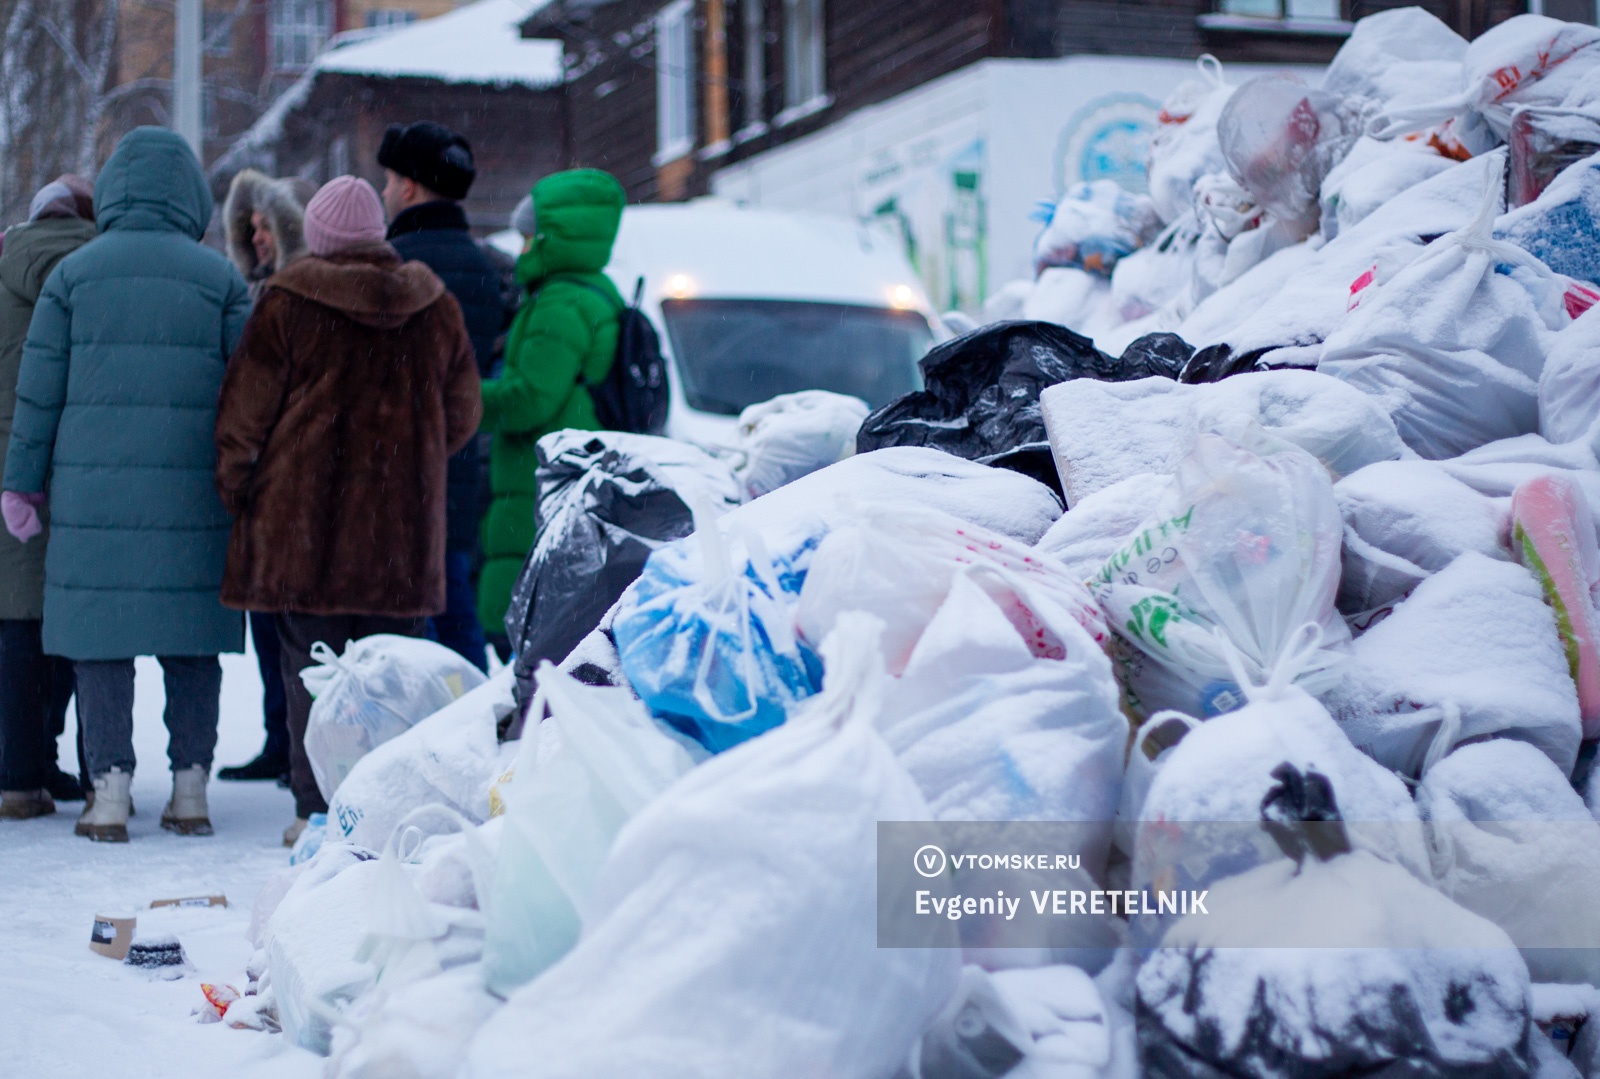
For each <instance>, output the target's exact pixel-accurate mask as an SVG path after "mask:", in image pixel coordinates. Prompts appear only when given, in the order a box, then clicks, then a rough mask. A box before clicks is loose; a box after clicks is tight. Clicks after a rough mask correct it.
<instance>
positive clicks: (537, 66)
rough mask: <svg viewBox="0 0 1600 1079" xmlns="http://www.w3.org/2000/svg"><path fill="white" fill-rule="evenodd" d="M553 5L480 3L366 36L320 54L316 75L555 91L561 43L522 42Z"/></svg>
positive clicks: (542, 1) (524, 0) (538, 1)
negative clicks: (531, 20)
mask: <svg viewBox="0 0 1600 1079" xmlns="http://www.w3.org/2000/svg"><path fill="white" fill-rule="evenodd" d="M548 2H549V0H477V2H476V3H472V4H466V5H464V6H462V7H459V8H457V9H456V10H454V11H452V12H450V13H449V14H448V15H440V16H439V17H438V18H434V19H425V20H423V21H421V22H414V23H411V24H409V25H407V26H404V27H401V28H400V29H398V30H393V31H390V32H388V33H385V34H379V35H377V36H371V37H366V36H364V37H362V38H361V39H359V40H356V41H354V42H352V43H351V44H348V45H344V46H342V47H337V46H336V47H334V48H331V49H329V50H327V51H326V52H324V53H322V55H320V56H318V57H317V59H316V61H315V62H314V64H313V70H314V71H319V72H320V71H326V72H330V73H336V74H341V75H372V76H378V77H388V78H402V79H403V78H411V79H439V80H440V81H442V82H454V83H480V84H489V85H494V86H514V85H522V86H531V87H545V86H554V85H556V84H557V83H559V82H560V81H561V76H562V70H561V44H560V42H556V41H549V40H534V39H525V38H523V37H522V36H521V34H520V32H519V27H520V25H521V24H522V23H523V22H525V21H526V20H527V18H528V16H530V15H532V14H534V13H535V12H537V11H538V10H539V9H540V8H542V7H544V6H545V5H546V3H548Z"/></svg>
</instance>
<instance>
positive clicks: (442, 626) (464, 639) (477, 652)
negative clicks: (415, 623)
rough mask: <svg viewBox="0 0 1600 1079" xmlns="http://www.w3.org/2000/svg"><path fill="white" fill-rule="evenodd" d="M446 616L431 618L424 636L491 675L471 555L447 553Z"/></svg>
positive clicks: (465, 552)
mask: <svg viewBox="0 0 1600 1079" xmlns="http://www.w3.org/2000/svg"><path fill="white" fill-rule="evenodd" d="M444 602H445V607H444V613H443V614H436V615H434V616H433V617H432V618H430V619H428V625H427V628H426V629H425V630H423V636H425V637H427V638H428V640H430V641H438V642H439V643H440V644H442V645H444V646H445V647H446V648H448V649H450V650H451V651H453V652H458V653H460V654H461V655H462V656H464V657H466V660H467V662H468V663H471V664H472V665H473V666H474V667H476V668H478V670H480V671H483V672H484V673H485V674H487V673H488V672H489V660H488V657H487V655H486V654H485V650H486V649H487V647H488V642H487V641H485V640H484V637H483V627H482V626H480V625H478V596H477V592H476V591H475V590H474V589H473V587H472V552H471V551H446V552H445V556H444Z"/></svg>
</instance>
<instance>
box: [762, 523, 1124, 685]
mask: <svg viewBox="0 0 1600 1079" xmlns="http://www.w3.org/2000/svg"><path fill="white" fill-rule="evenodd" d="M966 567H982V568H985V569H988V570H992V571H994V572H991V573H983V574H978V575H974V576H973V577H972V578H971V579H972V581H973V582H974V583H975V584H977V586H978V587H979V588H981V589H983V590H984V591H986V592H987V593H988V594H989V596H990V598H991V599H993V600H994V601H995V602H996V603H998V604H999V605H1000V608H1001V610H1002V611H1003V612H1004V613H1005V617H1006V618H1007V620H1009V621H1010V623H1011V624H1012V626H1014V627H1015V629H1016V632H1017V633H1019V634H1021V636H1022V639H1023V640H1024V641H1026V642H1027V644H1028V646H1029V647H1030V648H1031V649H1033V652H1034V654H1035V655H1041V656H1046V655H1052V654H1058V653H1059V651H1060V648H1061V645H1060V642H1059V640H1058V639H1057V638H1056V636H1055V634H1054V633H1053V632H1051V631H1050V630H1049V629H1048V628H1047V626H1048V623H1047V622H1046V621H1045V619H1046V618H1048V617H1050V616H1051V615H1053V614H1054V613H1056V612H1063V613H1065V614H1066V615H1067V617H1070V618H1072V619H1074V620H1075V621H1076V622H1077V624H1078V625H1079V626H1081V627H1082V628H1083V629H1084V630H1085V631H1086V632H1087V633H1088V634H1089V636H1090V638H1091V639H1092V640H1094V641H1096V642H1103V641H1105V639H1106V628H1105V619H1104V618H1103V617H1102V616H1101V614H1100V609H1099V608H1098V607H1097V606H1096V605H1095V601H1094V598H1093V597H1092V596H1090V595H1089V591H1088V589H1086V588H1085V587H1084V586H1083V584H1082V583H1081V582H1079V581H1077V580H1074V579H1073V578H1072V577H1071V576H1070V575H1068V574H1067V572H1066V571H1065V569H1063V568H1062V566H1061V565H1060V564H1059V563H1057V562H1056V561H1055V560H1054V559H1052V558H1049V557H1048V556H1041V555H1039V554H1037V553H1036V552H1034V551H1033V550H1031V549H1030V548H1028V547H1024V546H1023V545H1022V544H1020V543H1016V542H1014V541H1012V540H1009V539H1007V538H1006V537H1005V536H1002V535H1000V534H999V533H997V532H991V531H989V530H988V529H986V528H981V527H979V526H977V525H970V524H967V523H965V522H963V521H961V520H959V519H958V518H955V517H952V516H950V515H949V514H946V513H941V512H939V511H938V510H933V509H928V508H926V507H923V506H918V505H916V504H914V503H910V502H899V503H891V504H888V505H868V504H862V505H861V506H859V507H858V509H857V516H856V519H855V521H854V522H853V523H850V524H845V525H842V526H840V527H838V528H835V529H834V530H833V531H832V532H830V533H828V535H827V537H826V538H824V539H823V541H822V543H821V544H820V545H819V546H818V547H817V550H816V553H815V554H814V555H813V556H812V560H811V568H810V570H809V571H808V572H807V573H806V580H805V584H804V586H803V587H802V588H801V589H800V603H799V606H798V608H797V609H796V611H795V615H794V624H795V628H796V629H798V630H799V632H800V637H801V639H802V640H804V641H806V642H808V643H809V644H811V646H812V647H816V646H817V645H818V644H820V643H821V642H822V641H823V640H824V639H826V637H827V636H828V634H829V633H831V632H832V631H833V628H834V626H835V625H836V624H837V622H838V618H839V616H840V615H841V614H843V613H844V612H846V611H863V612H866V613H867V614H870V615H872V616H874V617H875V618H877V619H878V620H879V621H880V622H882V623H883V626H884V630H883V637H882V643H881V647H882V649H883V655H884V660H885V662H886V663H887V665H888V669H889V673H890V674H893V675H899V674H900V673H901V672H902V671H904V670H905V668H906V664H907V662H908V661H909V660H910V658H911V653H912V650H913V649H914V648H915V647H916V645H917V641H918V639H919V638H920V637H921V636H922V632H923V630H924V629H925V628H926V627H927V626H928V624H929V622H930V621H932V619H933V617H934V613H935V612H936V611H938V610H939V608H940V605H941V604H943V603H944V602H945V597H946V596H947V595H948V594H949V592H950V588H951V585H952V582H953V581H954V580H955V578H956V576H957V574H958V573H959V572H960V571H961V570H962V569H963V568H966Z"/></svg>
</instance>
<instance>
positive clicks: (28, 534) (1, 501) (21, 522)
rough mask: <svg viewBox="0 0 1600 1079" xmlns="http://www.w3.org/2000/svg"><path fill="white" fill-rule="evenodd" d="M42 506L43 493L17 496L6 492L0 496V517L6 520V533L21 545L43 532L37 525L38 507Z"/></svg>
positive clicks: (12, 492)
mask: <svg viewBox="0 0 1600 1079" xmlns="http://www.w3.org/2000/svg"><path fill="white" fill-rule="evenodd" d="M42 505H44V493H43V492H34V493H30V494H19V493H18V492H16V491H6V492H4V493H3V494H0V517H4V518H5V519H6V531H7V532H9V533H11V534H12V535H13V536H15V537H17V539H18V540H20V541H21V542H23V543H27V542H28V541H29V540H31V539H32V538H33V537H35V536H37V535H38V534H39V533H40V532H42V531H44V526H43V525H41V524H40V523H39V507H40V506H42Z"/></svg>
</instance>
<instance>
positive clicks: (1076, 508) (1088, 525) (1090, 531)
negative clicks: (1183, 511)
mask: <svg viewBox="0 0 1600 1079" xmlns="http://www.w3.org/2000/svg"><path fill="white" fill-rule="evenodd" d="M1171 482H1172V477H1171V476H1167V475H1163V474H1161V473H1157V472H1139V473H1135V474H1134V475H1132V476H1129V477H1128V478H1127V479H1122V480H1118V481H1117V482H1116V483H1113V484H1111V485H1110V486H1108V487H1102V488H1101V489H1100V490H1098V491H1096V492H1095V493H1094V494H1092V495H1089V496H1088V497H1087V498H1084V499H1083V500H1082V501H1080V502H1076V503H1074V504H1073V506H1072V508H1071V509H1070V510H1068V511H1067V512H1066V513H1065V514H1064V515H1063V516H1062V518H1061V520H1059V521H1057V522H1056V523H1055V524H1053V525H1051V526H1050V531H1048V532H1046V533H1045V534H1044V536H1043V538H1041V539H1040V540H1039V542H1038V543H1037V544H1035V547H1036V548H1037V549H1038V550H1040V551H1043V552H1044V553H1045V554H1048V555H1052V556H1054V557H1055V559H1056V560H1057V561H1059V562H1060V563H1061V564H1062V565H1063V566H1065V567H1066V568H1067V572H1068V573H1070V574H1071V575H1072V577H1073V579H1074V580H1078V581H1087V580H1088V579H1089V578H1090V577H1092V576H1094V575H1095V573H1096V572H1098V571H1099V569H1100V567H1101V566H1103V565H1105V564H1106V559H1108V558H1110V557H1111V556H1112V555H1114V554H1116V553H1117V548H1119V547H1121V546H1122V545H1123V543H1125V542H1126V541H1127V539H1128V537H1129V536H1131V535H1133V533H1134V532H1136V531H1138V528H1139V526H1140V525H1142V524H1143V523H1144V522H1145V521H1146V520H1148V519H1149V517H1150V514H1152V513H1153V512H1155V508H1156V503H1157V502H1159V501H1160V500H1161V496H1162V494H1164V493H1165V492H1166V489H1167V486H1168V484H1170V483H1171Z"/></svg>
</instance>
